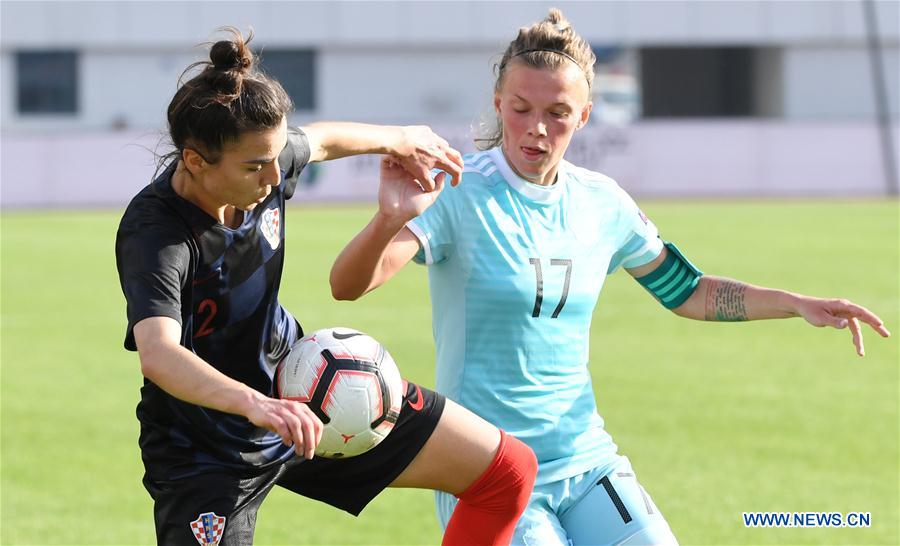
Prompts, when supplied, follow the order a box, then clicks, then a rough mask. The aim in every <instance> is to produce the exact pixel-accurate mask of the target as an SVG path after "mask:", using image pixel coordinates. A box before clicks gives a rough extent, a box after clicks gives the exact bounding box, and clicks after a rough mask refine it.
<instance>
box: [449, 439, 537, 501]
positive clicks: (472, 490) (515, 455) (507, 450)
mask: <svg viewBox="0 0 900 546" xmlns="http://www.w3.org/2000/svg"><path fill="white" fill-rule="evenodd" d="M537 468H538V464H537V459H536V458H535V456H534V451H532V450H531V448H530V447H528V446H527V445H525V444H524V443H523V442H522V441H521V440H519V439H517V438H514V437H512V436H509V435H507V434H505V433H504V434H503V437H502V439H501V442H500V448H499V449H498V450H497V454H496V455H495V456H494V461H493V462H492V463H491V465H490V466H489V467H488V469H487V470H486V471H485V473H484V474H483V475H482V476H481V478H479V479H478V480H477V481H476V482H475V483H473V484H472V485H471V486H469V488H468V489H466V490H465V491H463V492H462V494H460V495H459V500H460V501H461V502H465V503H468V504H472V505H477V506H478V507H479V508H481V509H484V510H489V511H491V512H497V513H499V512H503V513H516V514H519V513H521V512H522V511H524V510H525V507H526V506H527V505H528V499H529V498H530V497H531V490H532V488H533V487H534V480H535V477H536V476H537Z"/></svg>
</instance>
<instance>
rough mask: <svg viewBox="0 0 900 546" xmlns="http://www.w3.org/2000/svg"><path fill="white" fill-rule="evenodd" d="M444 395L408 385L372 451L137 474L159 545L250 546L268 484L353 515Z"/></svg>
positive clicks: (393, 473)
mask: <svg viewBox="0 0 900 546" xmlns="http://www.w3.org/2000/svg"><path fill="white" fill-rule="evenodd" d="M445 401H446V399H445V398H444V397H443V396H442V395H440V394H437V393H435V392H433V391H430V390H428V389H424V388H421V387H419V386H418V385H416V384H414V383H408V384H407V385H406V395H405V396H404V399H403V406H402V408H401V409H400V417H399V419H398V420H397V425H396V426H395V427H394V430H392V431H391V433H390V434H389V435H388V436H387V438H385V439H384V441H382V442H381V443H380V444H378V445H377V446H376V447H375V448H374V449H372V450H371V451H369V452H367V453H363V454H362V455H359V456H356V457H352V458H349V459H323V458H318V457H316V458H313V459H312V460H309V461H307V460H304V459H302V458H299V457H295V458H293V459H291V460H290V461H288V462H287V463H285V464H283V465H281V466H279V467H276V468H273V469H271V470H269V471H267V472H265V473H263V474H257V475H249V476H241V475H237V474H235V473H234V472H231V471H224V470H223V471H222V472H210V473H204V474H199V475H196V476H191V477H189V478H185V479H182V480H170V481H159V480H153V479H150V478H148V477H146V476H145V477H144V486H145V487H146V488H147V491H148V492H149V493H150V496H151V497H153V501H154V519H155V523H156V540H157V542H158V543H159V544H166V545H169V544H173V545H185V546H196V545H197V544H198V543H199V544H203V545H205V544H215V543H216V540H215V539H216V538H217V537H221V542H218V544H219V545H220V546H226V545H229V546H237V545H244V544H251V543H252V542H253V531H254V528H255V526H256V511H257V510H258V509H259V506H260V505H261V504H262V501H263V499H264V498H265V497H266V495H267V494H268V493H269V491H271V489H272V487H274V486H275V485H278V486H281V487H284V488H285V489H289V490H291V491H293V492H295V493H298V494H300V495H303V496H304V497H309V498H311V499H316V500H319V501H322V502H325V503H328V504H330V505H332V506H334V507H336V508H340V509H341V510H345V511H347V512H349V513H351V514H353V515H359V513H360V512H362V510H363V508H365V506H366V505H367V504H368V503H369V502H370V501H371V500H372V499H374V498H375V497H376V496H377V495H378V494H379V493H380V492H381V491H382V490H383V489H384V488H386V487H387V486H388V485H390V484H391V482H393V481H394V480H395V479H396V478H397V476H399V475H400V473H402V472H403V470H404V469H405V468H406V467H407V466H408V465H409V463H411V462H412V460H413V459H414V458H415V456H416V455H417V454H418V453H419V451H421V449H422V447H423V446H424V445H425V442H426V441H427V440H428V438H430V437H431V433H432V432H434V429H435V427H436V426H437V423H438V420H439V419H440V416H441V413H442V412H443V410H444V404H445Z"/></svg>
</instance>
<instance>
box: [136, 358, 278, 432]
mask: <svg viewBox="0 0 900 546" xmlns="http://www.w3.org/2000/svg"><path fill="white" fill-rule="evenodd" d="M140 357H141V371H142V373H143V374H144V376H145V377H146V378H147V379H149V380H150V381H152V382H154V383H155V384H156V385H158V386H159V387H160V388H161V389H163V390H164V391H166V392H167V393H169V394H171V395H172V396H174V397H175V398H178V399H180V400H184V401H185V402H190V403H192V404H197V405H200V406H204V407H207V408H212V409H215V410H219V411H223V412H226V413H233V414H237V415H244V416H246V415H248V413H249V412H250V408H251V407H252V406H253V405H254V404H256V403H257V402H258V400H260V399H261V398H266V396H265V395H263V394H262V393H260V392H258V391H256V390H254V389H251V388H250V387H249V386H247V385H245V384H244V383H241V382H240V381H236V380H234V379H232V378H230V377H228V376H227V375H225V374H223V373H222V372H220V371H218V370H217V369H215V368H213V367H212V366H211V365H209V364H208V363H207V362H205V361H204V360H203V359H201V358H200V357H198V356H197V355H195V354H194V353H192V352H190V351H188V350H187V349H185V348H184V347H181V346H179V345H173V344H171V343H165V342H161V343H158V344H155V345H153V346H149V347H146V348H144V349H143V350H142V351H141V353H140Z"/></svg>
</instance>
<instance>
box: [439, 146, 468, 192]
mask: <svg viewBox="0 0 900 546" xmlns="http://www.w3.org/2000/svg"><path fill="white" fill-rule="evenodd" d="M434 166H435V167H437V168H438V169H441V170H443V171H444V172H446V173H447V174H449V175H450V185H451V186H454V187H455V186H456V185H457V184H459V181H460V179H461V178H462V172H463V158H462V155H460V153H459V152H458V151H456V150H455V149H453V148H450V147H449V146H448V147H447V149H446V150H444V157H443V159H442V160H439V161H438V162H436V163H435V164H434Z"/></svg>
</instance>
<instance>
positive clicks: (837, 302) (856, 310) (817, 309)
mask: <svg viewBox="0 0 900 546" xmlns="http://www.w3.org/2000/svg"><path fill="white" fill-rule="evenodd" d="M797 311H798V312H799V313H800V316H802V317H803V318H804V319H806V321H807V322H809V323H810V324H812V325H813V326H818V327H822V326H831V327H834V328H840V329H843V328H848V327H849V328H850V333H851V334H852V335H853V345H855V346H856V354H858V355H859V356H865V354H866V349H865V346H864V345H863V336H862V328H861V327H860V325H859V322H860V321H862V322H865V323H866V324H868V325H869V326H871V327H872V329H873V330H875V331H876V332H878V333H879V334H880V335H881V337H888V336H890V335H891V333H890V332H888V330H887V328H885V327H884V321H882V320H881V319H880V318H878V315H876V314H875V313H873V312H872V311H869V310H868V309H866V308H865V307H863V306H861V305H857V304H855V303H853V302H852V301H848V300H845V299H821V298H809V297H805V298H802V299H801V300H800V303H799V304H798V306H797Z"/></svg>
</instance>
